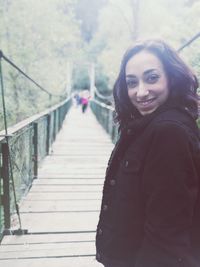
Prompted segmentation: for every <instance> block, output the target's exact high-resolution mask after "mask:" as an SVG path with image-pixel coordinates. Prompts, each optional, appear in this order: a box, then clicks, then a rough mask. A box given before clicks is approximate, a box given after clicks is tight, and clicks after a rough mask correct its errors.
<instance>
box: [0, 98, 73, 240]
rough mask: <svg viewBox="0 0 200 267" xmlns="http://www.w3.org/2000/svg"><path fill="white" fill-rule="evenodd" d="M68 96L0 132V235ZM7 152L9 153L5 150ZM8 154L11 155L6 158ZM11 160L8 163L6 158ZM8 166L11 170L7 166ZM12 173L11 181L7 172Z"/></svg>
mask: <svg viewBox="0 0 200 267" xmlns="http://www.w3.org/2000/svg"><path fill="white" fill-rule="evenodd" d="M71 102H72V101H71V98H68V99H66V100H65V101H63V102H61V103H60V104H57V105H55V106H53V107H51V108H50V109H48V110H46V111H44V112H42V113H40V114H36V115H34V116H33V117H30V118H28V119H26V120H24V121H22V122H20V123H18V124H16V125H14V126H13V127H10V128H9V129H8V136H9V137H8V138H9V147H8V144H7V142H6V137H5V132H4V131H1V132H0V235H1V236H2V234H3V232H5V231H6V230H7V229H10V227H11V215H12V214H13V213H15V208H16V207H15V198H14V190H15V192H16V199H17V202H20V200H21V198H22V197H23V196H24V195H25V194H26V192H28V190H29V188H30V187H31V184H32V182H33V179H36V178H37V175H38V165H39V164H40V163H41V161H42V160H43V159H44V157H45V156H46V155H48V154H49V152H50V149H51V145H52V143H53V141H54V140H55V138H56V135H57V133H58V132H59V130H60V128H61V126H62V123H63V120H64V118H65V116H66V114H67V112H68V110H69V108H70V106H71ZM9 152H10V153H9ZM9 155H10V157H11V159H9ZM10 161H11V162H12V164H9V162H10ZM11 166H12V170H11V168H10V167H11ZM11 171H12V173H13V180H14V183H13V182H12V180H11V178H10V172H11Z"/></svg>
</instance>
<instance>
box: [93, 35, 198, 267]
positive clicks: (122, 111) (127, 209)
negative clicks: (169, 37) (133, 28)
mask: <svg viewBox="0 0 200 267" xmlns="http://www.w3.org/2000/svg"><path fill="white" fill-rule="evenodd" d="M197 88H198V82H197V78H196V76H195V75H194V74H193V72H192V71H191V70H190V68H189V67H188V66H187V65H186V64H185V63H184V62H183V60H182V59H181V58H180V57H179V56H178V54H177V53H176V51H174V50H173V49H172V48H171V47H170V46H169V45H167V44H166V43H165V42H163V41H159V40H147V41H144V42H138V43H136V44H135V45H134V46H133V47H131V48H130V49H129V50H128V51H127V52H126V53H125V55H124V57H123V60H122V64H121V69H120V73H119V76H118V78H117V80H116V83H115V85H114V100H115V109H116V114H117V116H116V119H117V120H118V122H119V125H120V128H119V129H120V137H119V140H118V142H117V144H116V146H115V148H114V150H113V152H112V154H111V157H110V160H109V163H108V167H107V171H106V178H105V183H104V188H103V199H102V205H101V212H100V217H99V223H98V226H97V234H96V248H97V254H96V258H97V260H98V261H99V262H101V263H102V264H103V265H104V266H105V267H198V266H200V193H199V187H200V185H199V181H200V140H199V130H198V127H197V125H196V121H195V120H196V119H197V117H198V102H197V98H198V97H197Z"/></svg>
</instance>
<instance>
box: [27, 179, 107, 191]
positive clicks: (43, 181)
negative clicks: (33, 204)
mask: <svg viewBox="0 0 200 267" xmlns="http://www.w3.org/2000/svg"><path fill="white" fill-rule="evenodd" d="M93 177H94V176H93ZM103 183H104V180H103V179H102V178H96V179H94V178H93V179H92V178H90V179H84V178H76V179H75V178H68V179H66V178H65V179H64V178H63V179H62V178H60V179H55V178H51V179H41V178H40V179H36V180H34V182H33V185H34V186H33V188H32V190H33V189H34V188H37V187H39V186H42V185H44V186H48V185H66V186H70V185H74V184H76V185H82V186H88V185H93V186H95V185H96V186H97V185H99V186H100V187H102V185H103Z"/></svg>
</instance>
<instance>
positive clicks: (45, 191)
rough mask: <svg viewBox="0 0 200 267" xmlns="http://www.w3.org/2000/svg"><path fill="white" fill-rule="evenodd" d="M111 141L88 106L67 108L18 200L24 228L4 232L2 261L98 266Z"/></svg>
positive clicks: (4, 265)
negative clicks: (21, 232) (30, 183)
mask: <svg viewBox="0 0 200 267" xmlns="http://www.w3.org/2000/svg"><path fill="white" fill-rule="evenodd" d="M112 147H113V145H112V143H111V141H110V139H109V137H108V135H107V134H106V133H105V131H104V130H103V129H102V127H101V126H100V125H99V124H98V123H97V121H96V119H95V117H94V116H93V115H92V113H91V111H90V110H88V111H87V112H86V114H81V111H80V110H79V109H75V108H73V109H72V110H71V111H70V112H69V115H68V116H67V117H66V120H65V122H64V125H63V128H62V130H61V132H60V133H59V134H58V136H57V138H56V142H55V143H54V145H53V152H52V153H51V155H49V156H48V157H46V158H45V160H44V161H43V163H42V166H41V167H40V169H39V177H38V179H36V180H35V181H34V183H33V186H32V188H31V190H30V191H29V193H28V194H27V196H26V197H25V198H24V199H23V201H22V203H21V205H20V213H21V220H22V227H23V229H28V234H27V235H23V236H5V237H4V239H3V242H2V245H1V246H0V267H11V266H15V267H25V266H29V267H36V266H37V267H44V266H48V267H53V266H54V267H62V266H63V267H64V266H65V267H66V266H67V267H98V266H99V267H100V266H102V265H100V264H98V263H97V262H96V261H95V257H94V254H95V244H94V239H95V229H96V224H97V221H98V215H99V208H100V200H101V192H102V185H103V178H104V174H105V167H106V163H107V160H108V157H109V154H110V152H111V150H112ZM16 222H17V220H16V221H15V220H14V222H13V224H15V228H16V227H17V225H16Z"/></svg>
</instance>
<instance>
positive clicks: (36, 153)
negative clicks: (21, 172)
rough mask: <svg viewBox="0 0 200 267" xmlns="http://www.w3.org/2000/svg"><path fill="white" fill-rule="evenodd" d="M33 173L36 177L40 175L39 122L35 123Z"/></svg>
mask: <svg viewBox="0 0 200 267" xmlns="http://www.w3.org/2000/svg"><path fill="white" fill-rule="evenodd" d="M33 175H34V177H33V178H34V179H36V178H37V176H38V124H37V122H34V123H33Z"/></svg>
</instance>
